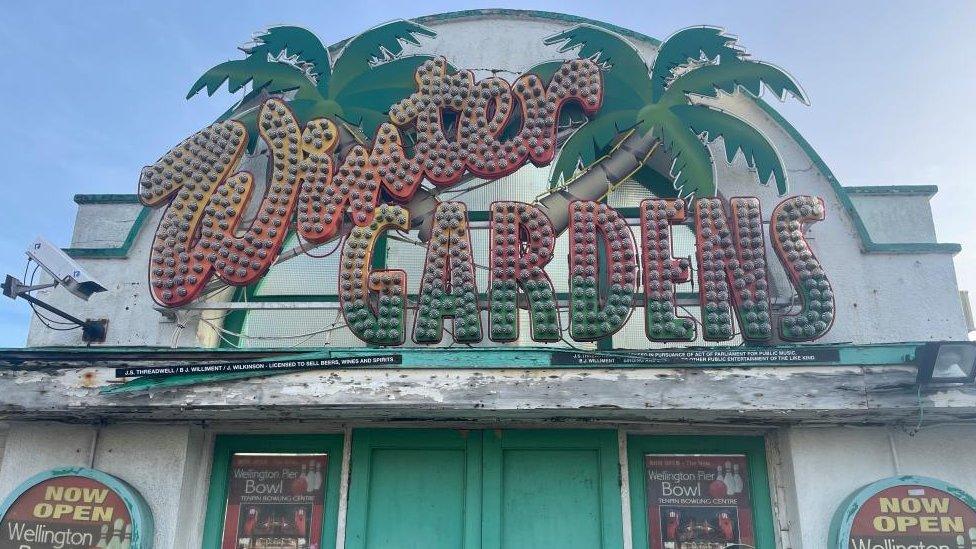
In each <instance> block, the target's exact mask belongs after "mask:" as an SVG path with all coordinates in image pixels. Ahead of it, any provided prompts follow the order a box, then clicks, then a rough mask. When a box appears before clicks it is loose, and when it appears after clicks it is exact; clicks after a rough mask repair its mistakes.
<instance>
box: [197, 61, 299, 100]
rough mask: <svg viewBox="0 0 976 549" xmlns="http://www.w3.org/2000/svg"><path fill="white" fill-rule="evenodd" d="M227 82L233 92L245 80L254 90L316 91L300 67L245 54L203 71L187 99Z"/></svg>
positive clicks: (215, 89)
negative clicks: (242, 57) (246, 56)
mask: <svg viewBox="0 0 976 549" xmlns="http://www.w3.org/2000/svg"><path fill="white" fill-rule="evenodd" d="M224 82H227V90H228V91H229V92H231V93H234V92H236V91H238V90H240V89H241V88H243V87H244V86H245V85H247V84H248V83H251V84H252V89H253V90H262V89H263V90H265V91H267V92H268V93H282V92H286V91H292V90H296V89H297V90H299V92H300V93H301V94H303V95H307V94H315V93H316V90H315V85H314V84H313V83H312V81H311V80H309V79H308V78H307V77H306V76H305V75H304V74H303V73H302V72H301V71H300V70H298V69H297V68H295V67H293V66H291V65H287V64H285V63H274V62H268V61H267V60H263V59H260V58H258V57H248V58H246V59H240V60H235V61H226V62H224V63H221V64H219V65H217V66H215V67H213V68H211V69H210V70H208V71H207V72H205V73H203V76H201V77H200V78H199V79H197V81H196V83H194V84H193V87H191V88H190V92H189V93H187V94H186V98H187V99H189V98H191V97H193V96H194V95H196V94H197V93H199V92H200V91H201V90H203V89H204V88H206V90H207V95H213V94H214V93H216V91H217V90H218V89H220V86H222V85H223V83H224Z"/></svg>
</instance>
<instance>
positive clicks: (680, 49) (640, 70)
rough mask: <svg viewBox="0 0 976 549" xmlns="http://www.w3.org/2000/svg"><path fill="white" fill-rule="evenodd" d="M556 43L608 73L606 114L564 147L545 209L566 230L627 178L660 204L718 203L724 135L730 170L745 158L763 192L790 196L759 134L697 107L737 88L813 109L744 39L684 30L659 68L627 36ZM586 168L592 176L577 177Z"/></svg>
mask: <svg viewBox="0 0 976 549" xmlns="http://www.w3.org/2000/svg"><path fill="white" fill-rule="evenodd" d="M546 43H547V44H560V48H559V51H563V52H564V51H570V50H573V49H576V48H579V52H578V54H579V56H580V57H584V58H590V59H594V60H596V61H597V62H598V63H600V65H601V66H602V67H603V68H604V102H603V108H602V109H601V110H600V112H598V113H597V115H596V116H594V117H593V118H592V119H590V120H589V121H587V122H586V123H585V124H584V125H582V126H581V127H580V128H579V129H578V130H576V132H575V133H573V135H572V136H571V137H570V138H569V139H568V140H567V141H566V143H565V145H563V148H562V149H561V151H560V153H559V157H558V158H557V159H556V162H555V163H554V166H553V170H552V176H551V179H550V183H551V185H552V186H553V187H554V190H553V192H552V193H551V194H549V195H547V196H545V197H544V198H542V199H541V200H540V205H542V206H543V207H544V208H545V209H546V210H547V213H549V214H550V217H552V218H553V221H554V223H555V224H556V225H557V229H561V228H563V227H565V224H566V222H565V218H566V213H565V212H566V207H567V206H568V203H569V202H570V201H572V200H600V199H602V198H604V197H605V196H606V195H607V194H608V193H609V192H611V191H612V190H613V188H614V187H615V186H616V185H617V184H619V183H620V182H621V181H623V180H625V179H627V178H633V179H636V180H637V181H638V182H640V183H641V184H643V185H644V186H645V187H647V188H648V189H649V190H650V191H652V192H653V193H654V194H655V195H657V196H660V197H668V196H681V197H691V196H695V195H697V196H709V195H714V194H715V193H716V185H715V176H714V174H713V172H712V157H711V153H710V151H709V149H708V147H707V146H706V142H711V141H714V140H716V139H717V138H718V137H719V136H721V137H722V138H723V140H724V142H725V150H726V156H727V160H728V161H729V162H730V163H731V162H732V161H733V159H734V158H735V156H736V154H738V152H739V151H741V152H742V153H743V155H744V156H745V159H746V161H747V162H748V164H749V166H750V167H751V168H754V169H755V170H756V172H757V175H758V178H759V182H760V183H762V184H767V183H768V182H769V179H770V178H771V177H772V178H773V179H775V181H776V187H777V190H778V191H779V193H780V194H785V193H786V174H785V173H784V170H783V164H782V162H781V160H780V158H779V155H778V154H777V153H776V150H775V149H774V148H773V146H772V145H771V144H770V142H769V140H768V139H767V138H766V137H765V136H764V135H763V134H762V133H760V132H759V130H757V129H756V128H754V127H752V126H751V125H749V123H747V122H745V121H744V120H742V119H740V118H737V117H735V116H733V115H731V114H729V113H727V112H724V111H721V110H718V109H716V108H712V107H708V106H705V105H701V104H695V103H693V102H692V98H693V97H695V96H698V97H717V96H718V92H719V91H722V92H725V93H729V94H730V93H733V92H735V91H736V90H737V89H743V90H745V91H746V92H748V93H750V94H752V95H754V96H758V95H759V94H760V92H761V91H762V86H763V85H765V86H766V87H767V88H769V89H770V90H771V91H773V92H774V93H775V94H776V95H777V97H779V98H780V99H781V100H785V97H786V95H787V94H790V95H792V96H794V97H796V98H797V99H799V100H800V101H802V102H804V103H806V98H805V97H804V95H803V92H802V91H801V90H800V87H799V85H797V83H796V82H795V81H794V80H793V79H792V77H790V76H789V75H788V74H786V73H785V72H783V71H782V70H781V69H779V68H777V67H775V66H773V65H770V64H767V63H762V62H759V61H751V60H748V59H746V56H745V52H744V51H743V50H741V49H740V48H738V47H736V45H735V38H733V37H730V36H728V35H726V34H723V33H722V31H721V30H720V29H717V28H714V27H692V28H688V29H684V30H681V31H679V32H677V33H676V34H674V35H673V36H671V37H670V38H668V39H667V40H665V41H664V42H663V43H662V44H661V45H660V48H659V49H658V54H657V57H656V58H655V60H654V63H653V65H652V66H651V67H650V68H648V66H647V64H646V63H645V62H644V60H643V58H642V57H641V56H640V54H639V53H638V52H637V51H636V50H635V49H634V48H633V47H632V46H631V45H630V44H629V43H628V42H627V41H626V40H624V39H623V38H622V37H620V36H618V35H617V34H615V33H613V32H610V31H608V30H605V29H601V28H599V27H595V26H592V25H586V24H583V25H578V26H576V27H573V28H571V29H569V30H567V31H564V32H561V33H559V34H557V35H555V36H552V37H550V38H547V39H546ZM556 66H558V64H557V63H554V62H550V63H543V64H541V65H538V66H536V67H535V68H533V69H532V71H533V72H537V73H539V74H541V75H543V78H545V76H546V75H547V74H550V73H551V72H552V71H554V70H555V67H556ZM703 138H704V139H703ZM659 148H663V149H664V150H665V152H667V153H668V154H669V155H670V156H671V158H672V159H673V164H672V166H671V169H670V173H669V174H666V176H667V177H664V176H662V174H658V173H657V172H655V171H654V170H652V169H651V168H650V167H649V166H648V165H647V161H648V160H649V159H650V158H651V156H652V155H653V154H654V153H655V152H656V151H657V150H658V149H659ZM581 166H582V167H583V169H584V171H583V172H582V173H581V174H578V175H576V174H577V171H578V169H579V168H580V167H581ZM574 176H575V177H574ZM563 182H565V184H563V185H562V186H560V184H562V183H563Z"/></svg>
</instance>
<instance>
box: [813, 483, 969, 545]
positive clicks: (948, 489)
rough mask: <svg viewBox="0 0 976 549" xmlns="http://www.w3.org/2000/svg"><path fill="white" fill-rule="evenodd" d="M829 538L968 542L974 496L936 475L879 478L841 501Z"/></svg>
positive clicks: (887, 542)
mask: <svg viewBox="0 0 976 549" xmlns="http://www.w3.org/2000/svg"><path fill="white" fill-rule="evenodd" d="M830 540H831V545H830V547H832V548H835V549H861V548H864V549H874V548H875V547H884V548H888V547H952V548H953V549H955V548H957V547H971V546H972V544H973V543H974V542H976V500H974V499H973V498H972V497H971V496H970V495H969V494H967V493H966V492H963V491H962V490H960V489H958V488H956V487H954V486H951V485H949V484H946V483H945V482H942V481H940V480H937V479H932V478H925V477H914V476H904V477H894V478H887V479H882V480H879V481H877V482H874V483H872V484H870V485H868V486H865V487H864V488H862V489H861V490H859V491H858V492H857V493H855V494H853V495H852V496H850V497H849V498H848V499H847V501H845V502H844V504H843V505H841V507H840V508H839V509H838V511H837V513H836V514H835V516H834V521H833V523H832V525H831V533H830Z"/></svg>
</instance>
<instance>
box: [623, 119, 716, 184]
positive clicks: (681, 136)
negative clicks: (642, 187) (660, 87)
mask: <svg viewBox="0 0 976 549" xmlns="http://www.w3.org/2000/svg"><path fill="white" fill-rule="evenodd" d="M641 115H642V117H643V119H642V120H641V122H640V127H641V128H642V129H644V131H651V132H654V133H653V135H654V136H655V137H657V138H658V139H660V140H661V146H662V147H663V148H664V151H665V152H666V153H668V154H669V155H670V156H671V158H672V164H671V170H670V171H671V173H670V175H671V178H672V180H673V181H672V183H673V185H674V188H675V190H677V191H678V193H679V195H680V196H683V197H686V196H690V195H692V194H694V195H697V196H712V195H714V194H715V174H714V172H713V171H712V155H711V153H710V152H709V150H708V147H706V146H705V143H703V142H702V140H701V139H700V138H699V137H698V134H696V133H693V132H691V131H689V129H688V126H687V125H686V124H685V123H684V121H682V120H681V119H680V118H678V116H677V115H675V114H674V113H673V112H671V111H670V110H667V109H661V108H655V109H651V110H644V111H642V112H641Z"/></svg>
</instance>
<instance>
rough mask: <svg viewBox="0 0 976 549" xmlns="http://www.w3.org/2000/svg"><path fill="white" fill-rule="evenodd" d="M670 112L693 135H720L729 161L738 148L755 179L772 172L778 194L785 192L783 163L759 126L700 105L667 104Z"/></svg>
mask: <svg viewBox="0 0 976 549" xmlns="http://www.w3.org/2000/svg"><path fill="white" fill-rule="evenodd" d="M671 112H673V113H674V114H675V116H677V117H678V118H679V119H681V121H682V122H684V123H685V124H686V125H687V126H688V127H689V128H691V130H692V132H694V133H695V134H696V135H701V134H705V135H706V137H705V139H706V140H707V141H708V142H712V141H715V140H716V139H718V137H719V136H721V137H722V140H723V141H724V142H725V156H726V158H727V160H728V162H729V163H730V164H731V163H732V161H733V160H734V159H735V155H736V154H738V152H739V151H742V154H743V156H745V159H746V162H747V163H748V164H749V167H750V168H755V169H756V172H757V174H758V176H759V183H761V184H763V185H767V184H769V178H770V176H772V177H774V178H775V179H776V189H777V190H778V191H779V194H781V195H783V194H786V174H785V173H784V172H783V163H782V161H781V160H780V157H779V154H778V153H777V152H776V149H775V148H773V146H772V144H771V143H770V142H769V140H768V139H766V136H764V135H763V134H762V133H761V132H760V131H759V130H757V129H756V128H754V127H752V126H750V125H749V124H748V123H746V122H745V121H744V120H741V119H739V118H736V117H735V116H732V115H731V114H728V113H726V112H723V111H720V110H717V109H713V108H710V107H706V106H702V105H676V106H674V107H671Z"/></svg>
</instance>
